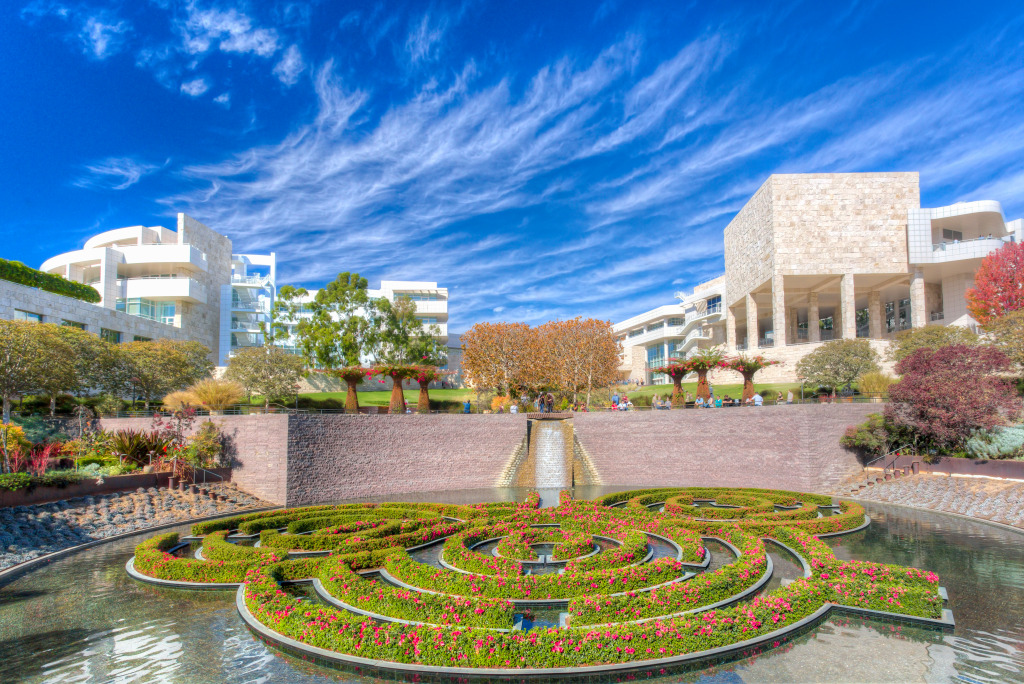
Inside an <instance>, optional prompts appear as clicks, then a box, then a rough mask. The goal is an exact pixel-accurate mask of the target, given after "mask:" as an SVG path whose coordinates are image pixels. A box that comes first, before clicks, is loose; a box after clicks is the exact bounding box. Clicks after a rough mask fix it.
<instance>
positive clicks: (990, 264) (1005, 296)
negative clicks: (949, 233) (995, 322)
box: [967, 242, 1024, 325]
mask: <svg viewBox="0 0 1024 684" xmlns="http://www.w3.org/2000/svg"><path fill="white" fill-rule="evenodd" d="M1021 309H1024V244H1021V243H1019V242H1008V243H1006V244H1005V245H1003V246H1002V247H1000V248H999V249H997V250H996V251H994V252H992V253H991V254H989V255H988V256H987V257H985V258H984V259H982V260H981V266H980V267H978V272H977V273H976V274H975V275H974V287H973V288H971V289H970V290H968V291H967V311H969V312H970V314H971V316H973V317H974V320H976V321H978V323H981V324H982V325H987V324H988V323H989V322H990V321H991V320H992V319H994V318H999V317H1001V316H1005V315H1006V314H1008V313H1010V312H1011V311H1019V310H1021Z"/></svg>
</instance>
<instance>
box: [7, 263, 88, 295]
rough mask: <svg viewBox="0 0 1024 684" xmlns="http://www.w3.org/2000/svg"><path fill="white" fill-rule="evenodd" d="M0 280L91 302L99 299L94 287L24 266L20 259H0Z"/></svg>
mask: <svg viewBox="0 0 1024 684" xmlns="http://www.w3.org/2000/svg"><path fill="white" fill-rule="evenodd" d="M0 280H7V281H9V282H12V283H18V284H20V285H28V286H29V287H38V288H39V289H40V290H46V291H47V292H53V293H54V294H59V295H64V296H65V297H74V298H75V299H81V300H82V301H84V302H89V303H91V304H98V303H99V301H100V293H99V292H97V291H96V290H95V289H94V288H92V287H90V286H88V285H83V284H82V283H76V282H73V281H71V280H68V279H67V278H62V277H60V276H57V275H53V274H51V273H44V272H43V271H40V270H38V269H35V268H31V267H29V266H26V265H25V264H23V263H21V262H20V261H8V260H7V259H0Z"/></svg>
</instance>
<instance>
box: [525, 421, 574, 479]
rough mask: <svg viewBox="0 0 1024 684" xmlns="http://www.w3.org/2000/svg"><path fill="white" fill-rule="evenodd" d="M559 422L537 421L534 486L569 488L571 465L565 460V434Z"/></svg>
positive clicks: (535, 430) (535, 429)
mask: <svg viewBox="0 0 1024 684" xmlns="http://www.w3.org/2000/svg"><path fill="white" fill-rule="evenodd" d="M560 422H561V421H554V420H539V421H537V423H536V427H535V428H534V434H535V435H536V440H537V455H536V460H535V461H534V468H535V470H534V486H535V487H538V488H542V487H571V486H572V470H571V464H570V462H569V461H568V459H566V451H565V433H564V432H563V431H562V426H561V425H560Z"/></svg>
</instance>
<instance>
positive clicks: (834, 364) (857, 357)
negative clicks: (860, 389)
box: [796, 339, 879, 390]
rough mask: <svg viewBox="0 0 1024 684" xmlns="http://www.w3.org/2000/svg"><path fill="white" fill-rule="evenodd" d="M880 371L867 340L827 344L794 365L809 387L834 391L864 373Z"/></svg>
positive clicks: (838, 341)
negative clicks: (814, 386)
mask: <svg viewBox="0 0 1024 684" xmlns="http://www.w3.org/2000/svg"><path fill="white" fill-rule="evenodd" d="M877 370H879V366H878V353H877V352H876V351H875V350H874V349H872V348H871V344H870V343H868V341H867V340H857V339H852V340H850V339H842V340H832V341H831V342H826V343H825V344H823V345H821V346H820V347H818V348H817V349H815V350H814V351H812V352H811V353H810V354H808V355H807V356H805V357H803V358H802V359H800V362H799V363H797V365H796V374H797V377H799V378H800V379H802V380H806V381H807V382H809V383H811V384H812V385H817V386H820V387H828V388H829V389H832V390H835V389H836V388H839V387H843V386H845V385H850V384H852V383H853V381H854V380H856V379H857V378H858V377H859V376H861V375H863V374H864V373H872V372H875V371H877Z"/></svg>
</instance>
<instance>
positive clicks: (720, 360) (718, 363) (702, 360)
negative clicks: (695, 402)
mask: <svg viewBox="0 0 1024 684" xmlns="http://www.w3.org/2000/svg"><path fill="white" fill-rule="evenodd" d="M674 361H675V362H676V363H677V364H678V365H679V367H681V368H686V369H687V372H688V373H696V374H697V396H698V397H700V398H702V399H703V400H704V401H707V400H708V399H710V398H711V387H710V386H709V385H708V373H709V372H710V371H713V370H714V369H716V368H726V367H727V366H726V365H725V352H724V351H722V349H721V347H704V348H702V349H698V350H697V352H696V353H695V354H694V355H693V356H690V357H687V358H685V359H674Z"/></svg>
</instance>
